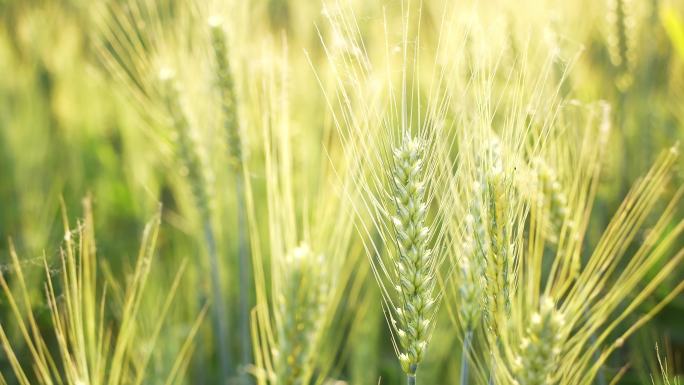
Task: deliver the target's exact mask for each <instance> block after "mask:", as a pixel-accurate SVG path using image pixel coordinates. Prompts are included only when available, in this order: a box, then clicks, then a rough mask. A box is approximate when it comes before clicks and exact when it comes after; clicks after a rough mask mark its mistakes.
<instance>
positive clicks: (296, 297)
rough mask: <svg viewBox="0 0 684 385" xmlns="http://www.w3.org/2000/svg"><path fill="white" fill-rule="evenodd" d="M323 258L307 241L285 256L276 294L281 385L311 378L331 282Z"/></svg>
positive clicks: (306, 381) (277, 356) (277, 368)
mask: <svg viewBox="0 0 684 385" xmlns="http://www.w3.org/2000/svg"><path fill="white" fill-rule="evenodd" d="M323 258H324V257H323V256H320V255H316V254H315V253H314V252H313V250H311V248H310V247H309V246H308V245H307V244H306V243H303V244H301V245H299V246H298V247H296V248H295V249H294V250H291V251H290V252H289V253H288V254H287V255H286V256H285V261H284V264H283V271H282V273H283V275H282V277H281V279H282V281H281V283H282V288H281V289H282V291H281V292H280V293H278V296H277V306H278V307H277V315H278V316H277V317H276V332H277V335H278V344H277V350H276V353H275V373H276V378H277V383H278V384H282V385H297V384H306V383H309V381H310V378H311V375H312V372H311V370H312V367H311V360H312V358H313V355H314V354H316V352H315V350H314V347H315V339H316V336H317V334H318V332H319V329H320V326H321V320H322V319H323V316H324V313H325V310H326V306H327V304H326V299H327V297H326V293H327V292H328V284H327V283H326V282H325V280H326V277H325V275H324V274H323V270H321V266H322V263H323Z"/></svg>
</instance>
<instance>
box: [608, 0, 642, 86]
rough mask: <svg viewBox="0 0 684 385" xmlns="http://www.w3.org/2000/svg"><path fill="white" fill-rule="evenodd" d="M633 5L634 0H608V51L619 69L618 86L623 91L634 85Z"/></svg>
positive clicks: (611, 59)
mask: <svg viewBox="0 0 684 385" xmlns="http://www.w3.org/2000/svg"><path fill="white" fill-rule="evenodd" d="M632 7H633V5H632V0H608V8H609V9H608V15H607V17H608V28H610V32H609V33H608V52H609V54H610V61H611V63H612V64H613V66H615V68H616V69H617V70H618V78H617V79H616V86H617V87H618V89H620V90H622V91H624V90H626V89H627V88H629V86H631V85H632V82H633V74H632V71H633V69H634V62H635V60H636V57H635V51H634V40H635V38H634V33H635V29H636V28H635V25H634V23H635V20H634V15H633V14H632Z"/></svg>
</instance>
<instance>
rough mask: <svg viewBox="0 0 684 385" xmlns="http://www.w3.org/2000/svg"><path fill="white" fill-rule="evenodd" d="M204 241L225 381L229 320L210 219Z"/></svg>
mask: <svg viewBox="0 0 684 385" xmlns="http://www.w3.org/2000/svg"><path fill="white" fill-rule="evenodd" d="M204 239H205V242H206V244H207V253H208V254H209V264H210V270H211V290H212V298H213V302H214V303H213V304H212V307H213V309H214V312H213V313H214V330H216V332H217V333H218V336H217V337H218V344H217V345H218V349H219V359H220V366H221V374H222V376H223V381H226V380H227V379H228V378H229V376H230V366H229V365H230V362H231V360H230V350H229V348H228V345H227V342H228V320H227V318H226V308H225V303H224V301H223V295H222V291H221V277H220V274H219V266H218V258H217V255H216V240H215V239H214V230H213V227H212V225H211V222H210V220H209V218H204Z"/></svg>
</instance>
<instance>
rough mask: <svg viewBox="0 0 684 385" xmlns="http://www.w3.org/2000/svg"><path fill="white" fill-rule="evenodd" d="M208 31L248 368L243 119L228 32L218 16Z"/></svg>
mask: <svg viewBox="0 0 684 385" xmlns="http://www.w3.org/2000/svg"><path fill="white" fill-rule="evenodd" d="M209 29H210V32H211V45H212V48H213V50H214V59H215V61H216V65H215V71H216V80H217V85H218V89H219V93H220V95H221V110H222V112H223V114H222V119H223V128H224V130H225V134H226V139H227V143H228V150H229V152H230V153H229V159H230V161H231V164H232V165H233V170H234V174H233V177H234V178H235V201H236V210H237V232H238V250H237V254H238V274H239V279H240V281H239V286H240V289H239V302H240V306H239V307H240V312H239V313H240V325H239V328H240V338H241V339H240V345H241V348H242V349H241V351H242V364H243V365H247V364H248V363H249V362H251V357H252V351H251V345H250V332H249V311H250V304H249V292H250V288H251V287H252V280H251V279H250V277H251V276H252V275H251V271H250V270H251V269H250V266H249V261H250V258H249V255H248V254H249V250H248V248H249V244H248V240H247V231H248V228H247V211H246V210H247V207H246V203H245V183H244V179H243V178H246V177H247V176H246V174H245V173H244V164H243V162H244V159H243V151H242V136H241V133H240V117H239V114H238V104H237V94H236V90H235V81H234V80H233V74H232V72H231V67H230V61H229V59H228V58H229V56H228V55H229V52H228V42H227V38H226V32H225V31H224V29H223V21H222V19H221V18H220V17H218V16H212V17H211V18H210V19H209ZM240 375H241V378H242V381H243V383H244V382H249V381H250V380H249V378H248V377H247V374H246V373H245V372H244V371H243V372H241V374H240Z"/></svg>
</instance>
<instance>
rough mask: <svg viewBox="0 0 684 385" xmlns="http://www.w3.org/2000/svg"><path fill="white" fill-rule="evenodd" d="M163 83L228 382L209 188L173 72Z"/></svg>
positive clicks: (162, 77)
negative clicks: (205, 260) (203, 251)
mask: <svg viewBox="0 0 684 385" xmlns="http://www.w3.org/2000/svg"><path fill="white" fill-rule="evenodd" d="M159 82H160V86H161V89H162V95H163V97H164V102H165V105H166V109H167V113H168V114H169V117H170V120H171V125H172V127H173V129H174V130H175V132H176V135H177V138H178V148H177V151H178V158H179V160H180V162H181V164H182V172H183V174H185V176H186V177H187V179H188V182H189V184H190V188H191V190H192V195H193V199H194V200H195V205H196V207H197V209H198V211H199V214H200V220H201V222H202V229H203V232H204V241H205V243H206V245H205V246H206V248H207V254H208V257H209V266H210V267H209V268H210V270H211V272H210V276H211V290H212V299H213V304H212V309H213V315H214V330H215V331H216V337H217V340H218V341H217V345H218V349H219V359H220V365H219V366H220V367H221V374H222V375H223V376H224V379H227V378H228V377H229V375H230V372H231V369H230V368H231V364H232V361H231V356H230V346H231V345H230V340H229V335H228V319H227V317H226V310H225V299H224V297H223V290H222V286H221V274H220V269H219V262H218V256H217V252H216V239H215V235H214V227H213V225H212V221H211V209H210V203H209V193H208V191H207V188H208V185H207V181H206V178H205V175H204V172H203V170H204V168H203V166H202V162H201V159H200V157H199V154H198V152H197V148H196V145H195V144H194V143H193V139H192V137H191V134H190V130H191V127H190V122H189V121H188V119H187V117H186V116H185V113H184V111H183V105H182V103H181V97H180V93H179V90H178V85H177V83H176V80H175V74H174V71H173V69H171V68H162V69H161V70H160V72H159Z"/></svg>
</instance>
